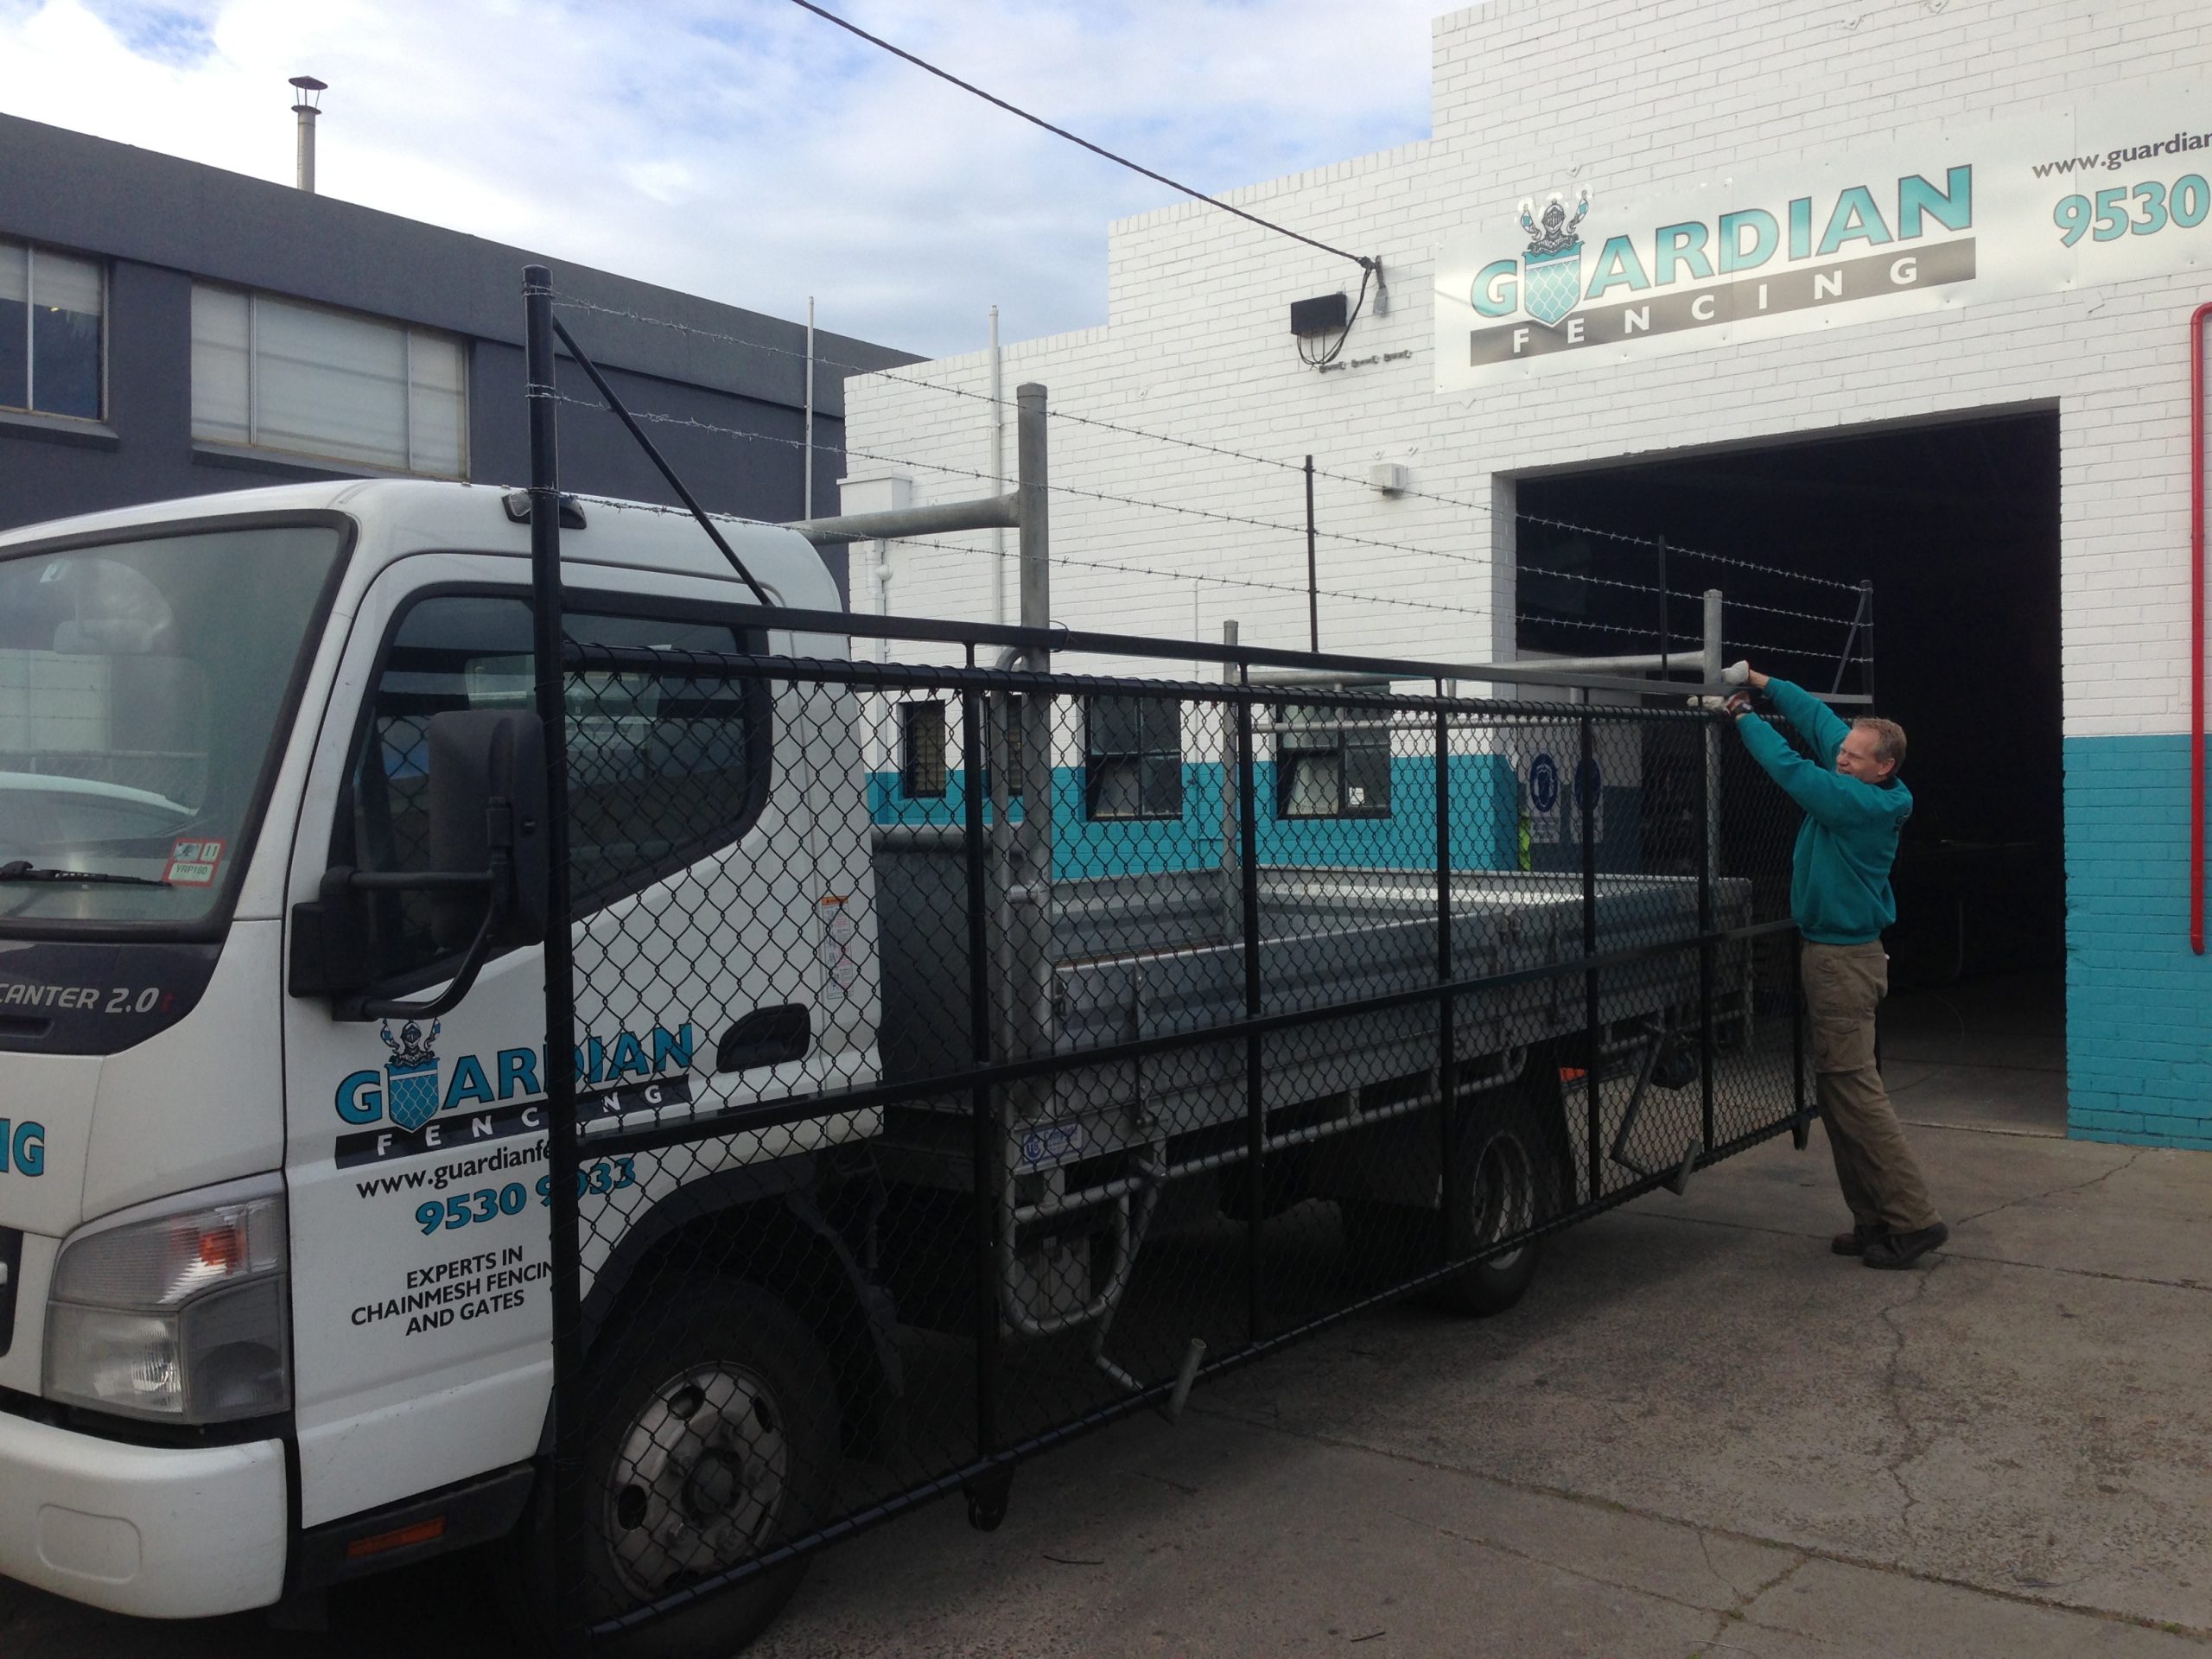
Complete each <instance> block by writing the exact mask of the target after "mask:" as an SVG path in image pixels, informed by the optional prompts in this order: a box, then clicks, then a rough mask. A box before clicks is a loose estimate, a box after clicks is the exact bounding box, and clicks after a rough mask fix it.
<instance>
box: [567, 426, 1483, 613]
mask: <svg viewBox="0 0 2212 1659" xmlns="http://www.w3.org/2000/svg"><path fill="white" fill-rule="evenodd" d="M552 396H553V398H554V401H556V402H557V403H563V404H570V405H572V406H574V407H575V408H577V409H588V410H593V411H594V412H595V413H599V414H612V413H613V410H609V409H608V408H607V405H606V404H601V403H598V402H595V401H594V400H592V399H590V398H586V397H570V396H569V394H567V393H565V392H556V393H554V394H552ZM630 417H631V418H632V420H635V421H639V422H645V423H651V424H652V425H655V426H671V427H679V428H688V429H691V430H693V431H698V432H712V433H715V434H718V435H721V436H723V437H729V438H737V439H740V440H742V441H745V442H753V443H774V444H781V445H783V446H784V447H785V448H792V449H804V448H806V447H807V444H806V441H805V440H804V439H803V438H786V437H781V436H779V435H777V434H775V433H773V432H747V431H746V430H745V429H743V428H741V427H734V426H720V425H717V424H715V423H714V422H712V421H702V420H699V419H697V418H696V417H695V416H689V415H663V414H658V413H654V412H652V411H649V410H634V409H633V410H631V411H630ZM819 447H820V446H817V448H819ZM843 453H844V454H846V455H847V456H848V457H858V458H859V459H860V460H862V461H882V462H885V463H886V464H887V465H890V466H894V467H919V468H921V469H922V470H924V471H925V472H933V473H943V474H946V475H947V476H948V477H952V478H966V479H973V480H978V481H980V482H982V483H985V484H991V485H998V484H1000V483H1001V481H1002V480H998V479H995V478H994V477H992V475H991V474H988V473H983V472H978V471H976V469H975V468H974V467H955V466H953V465H952V464H951V463H950V462H948V461H923V460H921V459H919V458H918V457H917V456H913V455H893V454H885V453H883V452H881V451H880V450H874V449H855V448H846V449H845V450H844V452H843ZM1046 488H1047V489H1048V490H1050V491H1052V493H1054V494H1056V495H1067V496H1075V497H1077V498H1080V499H1084V500H1090V501H1103V502H1106V503H1109V505H1116V506H1126V507H1141V508H1144V509H1147V510H1148V511H1151V512H1173V513H1180V514H1182V515H1183V516H1184V517H1185V518H1205V519H1211V520H1212V521H1213V522H1215V523H1217V524H1243V525H1246V526H1249V527H1250V528H1252V529H1256V530H1267V531H1274V532H1275V533H1276V534H1278V535H1282V536H1303V535H1304V534H1306V526H1305V525H1303V524H1284V523H1281V521H1279V520H1275V519H1271V518H1252V517H1250V516H1249V515H1248V514H1244V513H1235V512H1219V511H1217V510H1216V509H1214V508H1211V507H1192V506H1185V505H1180V504H1179V503H1177V502H1173V501H1153V500H1147V499H1145V498H1144V497H1142V496H1135V495H1122V494H1117V493H1115V492H1113V491H1110V490H1092V489H1085V488H1084V486H1082V485H1080V484H1047V485H1046ZM1313 533H1314V535H1315V536H1317V537H1322V538H1325V539H1326V540H1329V541H1332V542H1341V543H1347V544H1350V545H1354V546H1359V547H1375V548H1381V549H1382V550H1384V551H1385V552H1390V553H1411V554H1414V555H1416V556H1420V557H1423V558H1432V559H1443V560H1446V561H1447V562H1449V563H1459V564H1468V565H1473V566H1475V567H1477V568H1478V569H1488V568H1489V567H1488V563H1487V562H1486V561H1484V560H1482V559H1479V558H1477V557H1476V556H1473V555H1471V554H1466V553H1447V552H1445V551H1444V550H1441V549H1438V548H1428V547H1416V546H1415V545H1414V543H1411V542H1393V541H1386V540H1384V539H1383V538H1382V537H1376V536H1361V535H1357V534H1355V533H1354V532H1352V531H1343V530H1321V529H1319V528H1318V527H1317V528H1316V529H1315V531H1314V532H1313ZM896 539H898V540H901V541H904V540H906V539H908V538H907V537H898V538H896Z"/></svg>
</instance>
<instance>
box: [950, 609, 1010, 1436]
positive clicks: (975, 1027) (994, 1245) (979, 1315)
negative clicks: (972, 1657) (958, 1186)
mask: <svg viewBox="0 0 2212 1659" xmlns="http://www.w3.org/2000/svg"><path fill="white" fill-rule="evenodd" d="M975 665H976V648H975V646H973V645H969V647H968V666H969V667H970V668H973V667H975ZM982 730H983V698H982V694H981V693H980V692H978V691H977V690H976V688H975V686H974V685H972V684H970V685H969V686H968V687H967V688H966V689H965V690H963V691H962V692H961V694H960V766H961V772H962V773H963V776H962V779H961V793H962V795H963V802H964V808H965V810H964V812H963V817H964V819H965V834H964V836H963V852H964V853H965V855H966V862H967V874H968V1052H969V1058H972V1059H973V1060H974V1061H975V1063H976V1065H977V1066H978V1067H979V1068H980V1067H982V1066H986V1065H989V1064H990V1063H991V1007H992V1003H991V972H990V954H991V936H990V925H989V915H988V902H989V900H988V891H987V888H988V882H987V880H986V879H985V871H984V861H983V844H984V842H983V837H984V827H983V765H984V763H983V745H982ZM1007 781H1008V785H1009V788H1008V798H1012V790H1011V784H1012V781H1013V780H1012V779H1008V780H1007ZM992 1100H993V1096H992V1090H991V1085H990V1084H988V1083H983V1082H977V1083H976V1084H971V1085H970V1087H969V1094H968V1112H969V1132H970V1141H969V1151H970V1153H971V1154H972V1156H973V1159H974V1165H975V1169H974V1178H975V1184H976V1458H977V1459H978V1460H979V1461H980V1460H981V1459H984V1458H988V1457H989V1456H990V1455H991V1454H992V1453H993V1452H996V1451H997V1450H998V1443H999V1421H998V1416H999V1376H998V1357H999V1265H998V1255H999V1228H1000V1226H1001V1224H1002V1218H1001V1216H1000V1214H999V1186H1000V1182H999V1174H998V1171H999V1152H1000V1135H999V1128H998V1121H997V1114H996V1113H995V1111H994V1110H993V1109H992Z"/></svg>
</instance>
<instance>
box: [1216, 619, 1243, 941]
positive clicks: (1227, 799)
mask: <svg viewBox="0 0 2212 1659" xmlns="http://www.w3.org/2000/svg"><path fill="white" fill-rule="evenodd" d="M1236 635H1237V626H1236V623H1235V622H1234V621H1229V622H1224V623H1223V624H1222V625H1221V643H1222V644H1223V645H1226V646H1228V647H1229V648H1230V650H1231V651H1234V650H1236ZM1221 677H1222V681H1223V683H1224V684H1227V685H1235V684H1236V683H1238V669H1237V666H1236V664H1235V663H1233V662H1228V663H1224V664H1222V665H1221ZM1236 721H1237V713H1236V704H1235V703H1233V702H1224V703H1223V704H1222V705H1221V937H1222V938H1223V940H1224V942H1226V941H1227V940H1230V939H1234V938H1241V937H1242V936H1243V931H1244V881H1243V874H1242V868H1243V860H1242V859H1240V858H1239V857H1238V856H1237V850H1238V849H1239V848H1240V847H1241V846H1242V845H1243V839H1242V837H1243V829H1242V824H1243V818H1242V817H1241V815H1240V810H1239V808H1238V806H1237V797H1236V791H1235V790H1234V789H1232V788H1231V787H1230V771H1229V769H1230V757H1231V756H1232V755H1234V754H1235V753H1236Z"/></svg>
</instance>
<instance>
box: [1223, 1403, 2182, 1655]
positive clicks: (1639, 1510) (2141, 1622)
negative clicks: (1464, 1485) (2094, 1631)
mask: <svg viewBox="0 0 2212 1659" xmlns="http://www.w3.org/2000/svg"><path fill="white" fill-rule="evenodd" d="M1186 1414H1187V1415H1191V1416H1198V1417H1212V1418H1216V1419H1218V1420H1220V1421H1226V1422H1231V1423H1236V1424H1239V1425H1241V1426H1242V1427H1247V1428H1251V1429H1255V1430H1256V1431H1258V1432H1259V1433H1264V1434H1281V1435H1283V1436H1285V1437H1287V1438H1288V1439H1291V1440H1306V1441H1308V1442H1310V1443H1312V1444H1313V1445H1315V1446H1334V1447H1336V1448H1337V1449H1338V1450H1339V1451H1344V1452H1360V1453H1362V1454H1363V1455H1365V1456H1368V1457H1374V1458H1383V1459H1389V1461H1391V1462H1393V1463H1403V1464H1409V1465H1413V1466H1414V1468H1417V1469H1427V1470H1428V1471H1431V1472H1432V1473H1435V1474H1440V1475H1447V1476H1450V1477H1452V1478H1454V1479H1458V1480H1470V1481H1478V1482H1482V1483H1484V1484H1489V1485H1492V1486H1502V1487H1503V1488H1504V1489H1505V1490H1506V1491H1512V1492H1522V1493H1526V1494H1528V1495H1529V1496H1530V1497H1548V1498H1554V1499H1556V1500H1557V1501H1559V1502H1560V1503H1573V1504H1575V1505H1577V1506H1578V1507H1580V1508H1583V1509H1591V1510H1603V1511H1605V1513H1607V1514H1611V1515H1624V1516H1630V1517H1632V1518H1633V1519H1636V1520H1639V1521H1651V1522H1657V1523H1658V1524H1660V1525H1662V1526H1669V1527H1682V1528H1687V1529H1689V1530H1691V1531H1693V1532H1701V1533H1710V1534H1711V1535H1713V1536H1714V1537H1716V1538H1726V1539H1729V1540H1731V1541H1733V1542H1736V1543H1743V1544H1756V1545H1760V1546H1762V1547H1764V1548H1768V1549H1779V1550H1783V1551H1786V1552H1788V1553H1789V1554H1796V1555H1802V1556H1803V1557H1804V1558H1805V1560H1804V1561H1801V1562H1799V1563H1798V1564H1797V1565H1798V1566H1801V1567H1802V1566H1803V1565H1805V1564H1806V1563H1807V1562H1810V1561H1827V1562H1831V1563H1833V1564H1834V1565H1835V1566H1838V1567H1856V1568H1858V1569H1859V1570H1860V1571H1862V1572H1867V1573H1881V1574H1883V1575H1885V1577H1890V1578H1898V1579H1907V1580H1911V1581H1912V1582H1913V1583H1916V1584H1925V1585H1929V1586H1935V1587H1936V1588H1938V1589H1944V1590H1962V1591H1964V1592H1967V1594H1968V1595H1974V1596H1986V1597H1987V1598H1988V1599H1990V1600H1992V1601H2004V1602H2011V1603H2012V1604H2014V1605H2018V1606H2022V1607H2040V1608H2043V1609H2044V1610H2045V1611H2050V1612H2056V1613H2074V1614H2078V1615H2079V1616H2080V1617H2082V1618H2094V1619H2100V1620H2101V1621H2103V1622H2104V1623H2106V1624H2125V1625H2127V1626H2129V1627H2130V1628H2132V1629H2135V1630H2159V1631H2163V1632H2164V1633H2165V1634H2167V1635H2170V1636H2183V1637H2189V1638H2190V1640H2192V1641H2196V1642H2212V1626H2204V1625H2197V1624H2183V1623H2181V1622H2180V1621H2178V1620H2176V1619H2159V1618H2150V1617H2148V1616H2147V1615H2145V1614H2141V1613H2130V1612H2124V1611H2121V1610H2120V1609H2119V1608H2116V1607H2100V1606H2098V1605H2095V1604H2094V1603H2091V1602H2083V1601H2063V1600H2061V1599H2058V1598H2056V1597H2055V1596H2047V1595H2038V1594H2037V1593H2035V1592H2033V1591H2029V1590H2014V1589H2009V1588H2005V1587H2003V1586H1997V1585H1990V1584H1984V1583H1981V1582H1979V1581H1978V1580H1973V1579H1967V1578H1961V1577H1959V1576H1958V1575H1956V1574H1955V1573H1934V1572H1929V1571H1928V1570H1927V1569H1925V1568H1923V1567H1910V1566H1908V1565H1906V1564H1905V1563H1904V1562H1902V1561H1895V1560H1883V1559H1881V1558H1880V1557H1878V1556H1873V1555H1861V1554H1855V1553H1853V1552H1852V1551H1849V1550H1842V1549H1836V1548H1831V1547H1829V1546H1827V1545H1823V1544H1808V1543H1804V1542H1802V1541H1799V1540H1797V1539H1794V1538H1776V1537H1770V1536H1769V1535H1766V1534H1764V1533H1758V1532H1753V1531H1751V1530H1750V1529H1746V1528H1741V1527H1715V1526H1707V1525H1704V1524H1702V1523H1700V1522H1695V1521H1691V1520H1688V1519H1686V1518H1685V1517H1683V1516H1679V1515H1669V1514H1668V1513H1666V1512H1665V1511H1664V1510H1655V1509H1651V1508H1649V1507H1648V1506H1646V1505H1644V1504H1640V1503H1624V1502H1622V1501H1621V1500H1620V1499H1618V1498H1611V1497H1599V1496H1597V1495H1596V1494H1595V1493H1592V1492H1581V1491H1575V1490H1573V1488H1572V1487H1567V1486H1555V1485H1552V1484H1548V1483H1546V1482H1543V1481H1535V1480H1526V1479H1522V1478H1519V1477H1516V1476H1512V1475H1500V1474H1493V1473H1490V1472H1488V1471H1483V1470H1477V1469H1466V1468H1462V1467H1459V1465H1453V1464H1448V1463H1443V1462H1440V1461H1439V1460H1437V1459H1433V1458H1424V1457H1420V1456H1417V1455H1415V1454H1414V1453H1413V1452H1402V1451H1398V1450H1396V1449H1395V1448H1393V1447H1390V1446H1376V1445H1373V1444H1370V1443H1369V1442H1367V1441H1364V1440H1351V1439H1350V1438H1348V1437H1346V1436H1344V1435H1341V1434H1330V1433H1322V1432H1319V1431H1318V1430H1311V1429H1297V1428H1286V1427H1283V1426H1282V1425H1281V1424H1280V1423H1258V1422H1254V1421H1251V1420H1249V1418H1243V1417H1239V1416H1236V1414H1233V1413H1230V1412H1224V1411H1218V1410H1213V1409H1210V1408H1206V1407H1203V1406H1201V1405H1200V1404H1199V1403H1198V1402H1197V1401H1192V1403H1191V1405H1190V1406H1189V1408H1187V1412H1186ZM1414 1524H1416V1525H1426V1524H1427V1522H1415V1523H1414ZM1795 1570H1796V1569H1795V1568H1794V1567H1793V1568H1792V1569H1791V1571H1795ZM1783 1576H1784V1577H1787V1576H1788V1574H1787V1573H1785V1574H1784V1575H1783ZM1768 1587H1769V1588H1771V1587H1772V1586H1768ZM1762 1593H1764V1592H1762ZM1697 1611H1700V1612H1709V1611H1713V1610H1712V1609H1710V1608H1702V1607H1700V1608H1699V1609H1698V1610H1697ZM1731 1622H1733V1621H1731ZM1763 1628H1764V1627H1763ZM1789 1634H1802V1632H1789Z"/></svg>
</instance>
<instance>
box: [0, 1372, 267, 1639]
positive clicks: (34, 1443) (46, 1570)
mask: <svg viewBox="0 0 2212 1659" xmlns="http://www.w3.org/2000/svg"><path fill="white" fill-rule="evenodd" d="M285 1542H286V1519H285V1491H284V1448H283V1442H281V1441H278V1440H257V1441H253V1442H251V1443H250V1444H247V1445H244V1446H211V1447H195V1448H190V1449H175V1450H172V1449H168V1448H165V1447H153V1446H124V1445H121V1444H118V1442H116V1441H113V1440H99V1439H96V1438H95V1437H93V1436H92V1435H89V1434H79V1433H76V1432H74V1431H73V1430H71V1429H66V1428H55V1427H50V1426H49V1425H48V1424H45V1423H35V1422H32V1421H29V1419H27V1418H22V1417H13V1416H9V1415H7V1414H0V1573H4V1574H5V1575H6V1576H7V1577H9V1578H11V1579H17V1580H22V1582H23V1583H25V1584H28V1585H33V1586H36V1587H37V1588H39V1589H41V1590H48V1591H51V1592H54V1594H55V1595H58V1596H67V1597H68V1598H69V1599H71V1600H72V1601H81V1602H86V1603H88V1604H90V1605H92V1606H95V1607H105V1608H107V1609H109V1610H111V1611H114V1612H118V1613H136V1614H138V1615H141V1616H142V1617H145V1618H206V1617H208V1616H211V1615H213V1614H216V1613H234V1612H241V1611H245V1610H246V1609H248V1608H252V1607H266V1606H268V1605H270V1603H272V1602H274V1601H276V1600H277V1598H278V1597H279V1595H280V1594H281V1593H282V1592H283V1587H284V1551H285Z"/></svg>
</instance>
